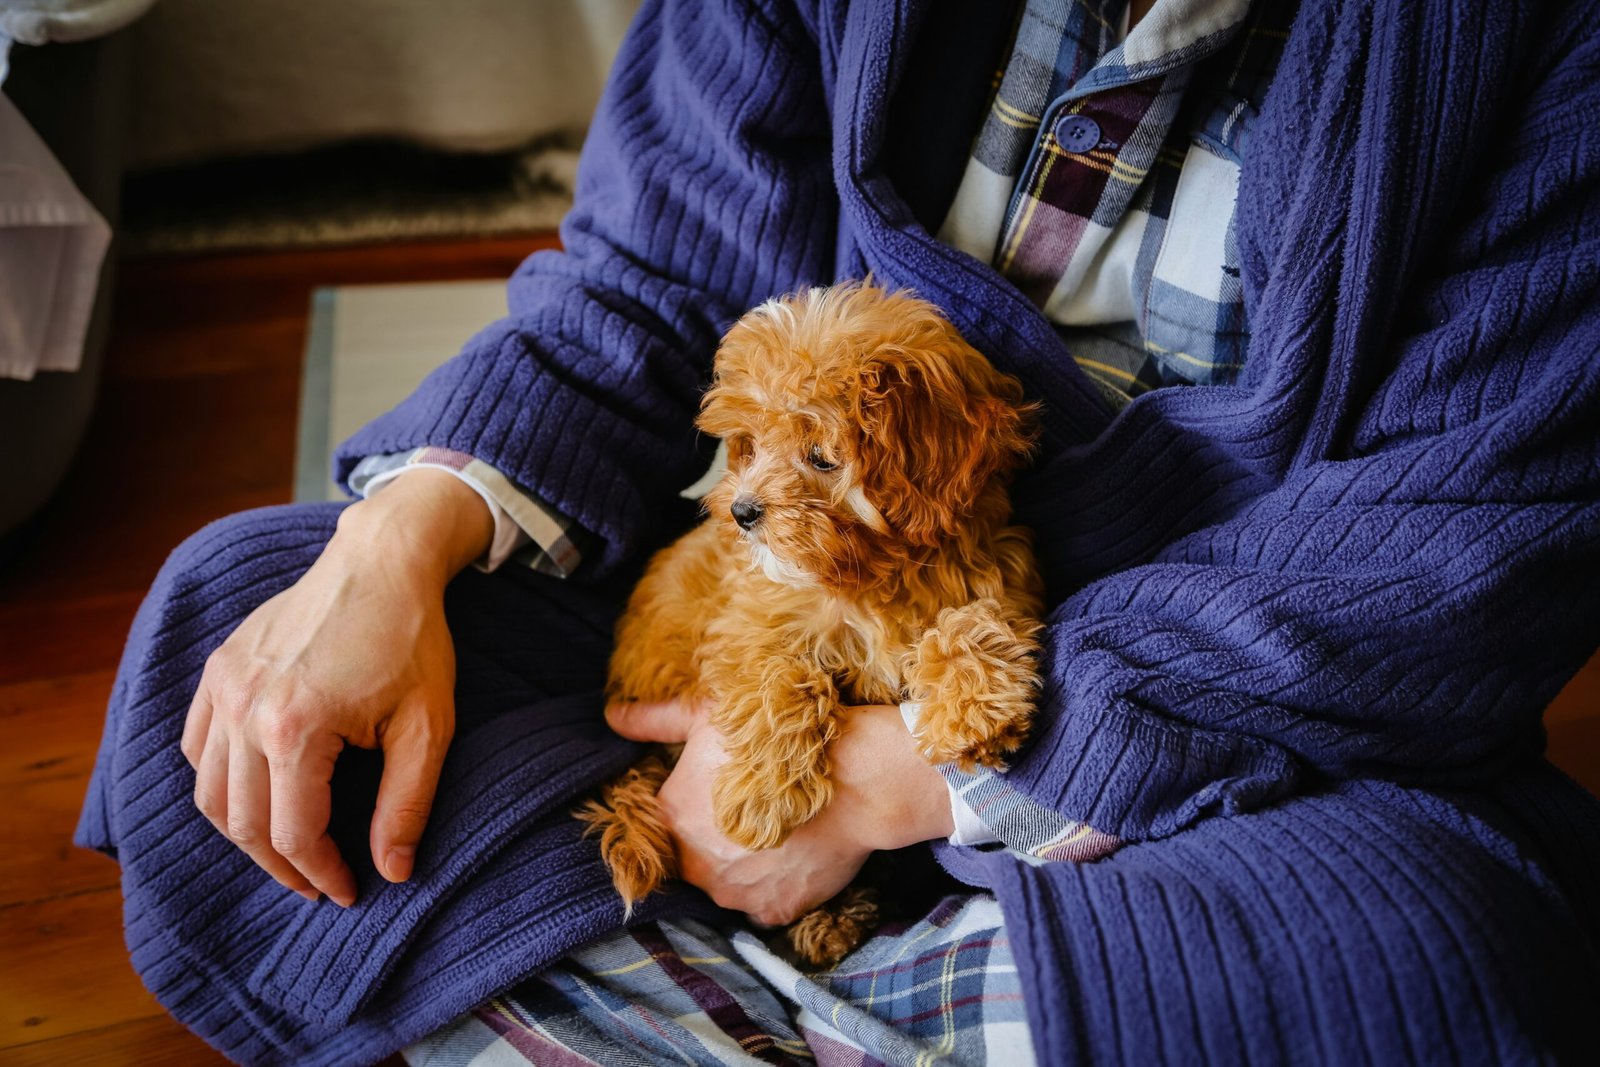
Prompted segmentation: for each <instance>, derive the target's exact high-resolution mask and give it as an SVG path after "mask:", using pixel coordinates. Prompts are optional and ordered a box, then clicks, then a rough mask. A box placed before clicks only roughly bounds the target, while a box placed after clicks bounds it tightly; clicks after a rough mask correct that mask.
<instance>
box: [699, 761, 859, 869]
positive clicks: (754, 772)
mask: <svg viewBox="0 0 1600 1067" xmlns="http://www.w3.org/2000/svg"><path fill="white" fill-rule="evenodd" d="M787 777H788V775H786V774H785V773H783V772H782V771H781V770H780V769H779V768H777V767H775V766H773V765H770V764H768V765H764V766H763V765H750V764H746V765H744V766H739V767H735V766H731V765H730V766H728V767H726V768H724V769H723V772H722V774H721V775H720V776H719V777H718V779H717V785H716V791H715V795H714V796H713V798H712V802H713V804H714V807H715V811H716V816H717V829H718V830H720V831H722V833H723V835H724V836H726V837H727V838H728V840H730V841H732V842H733V843H734V844H736V845H739V846H740V847H742V848H748V849H753V850H760V849H764V848H777V847H778V846H779V845H781V844H783V843H784V842H785V841H787V840H788V839H789V835H790V834H791V833H793V832H794V831H795V830H796V829H797V828H798V827H800V826H803V825H805V824H806V823H807V822H809V821H810V820H811V819H812V818H813V817H814V816H815V815H816V814H817V812H819V811H821V810H822V809H823V808H825V807H827V805H828V800H829V798H830V797H831V796H832V793H833V787H832V786H831V785H829V784H828V780H827V778H825V777H823V776H822V775H820V774H801V775H797V776H795V777H794V778H793V779H792V780H791V781H790V783H789V784H788V785H784V784H783V782H784V779H785V778H787Z"/></svg>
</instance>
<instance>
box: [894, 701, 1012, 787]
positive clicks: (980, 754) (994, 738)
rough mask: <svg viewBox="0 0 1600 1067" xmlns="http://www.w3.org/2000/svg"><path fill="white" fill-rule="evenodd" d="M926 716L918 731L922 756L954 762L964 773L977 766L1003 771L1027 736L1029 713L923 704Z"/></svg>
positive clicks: (974, 706)
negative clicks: (1010, 757) (930, 711)
mask: <svg viewBox="0 0 1600 1067" xmlns="http://www.w3.org/2000/svg"><path fill="white" fill-rule="evenodd" d="M930 707H931V709H932V714H931V715H930V714H929V710H930ZM923 715H924V719H923V723H922V725H921V727H920V728H919V729H918V731H917V748H918V750H919V751H920V752H921V753H922V755H923V757H924V758H926V759H927V761H928V762H929V763H954V764H956V765H957V766H958V767H960V768H961V769H962V770H964V771H971V770H972V769H973V768H974V767H977V766H984V767H993V768H995V769H996V770H1004V769H1005V767H1006V758H1007V757H1008V756H1010V755H1011V754H1012V753H1013V752H1015V751H1016V750H1017V749H1019V748H1021V747H1022V742H1023V741H1025V740H1027V737H1028V714H1027V712H1024V711H1020V710H1019V709H1010V710H1004V709H999V708H994V707H985V706H981V705H977V704H971V703H969V704H966V705H964V706H957V707H950V708H940V707H938V706H930V705H924V706H923Z"/></svg>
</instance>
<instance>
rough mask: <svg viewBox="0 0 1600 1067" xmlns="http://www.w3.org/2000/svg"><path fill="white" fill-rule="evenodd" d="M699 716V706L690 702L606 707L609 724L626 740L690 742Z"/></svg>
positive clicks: (661, 702) (672, 701) (642, 702)
mask: <svg viewBox="0 0 1600 1067" xmlns="http://www.w3.org/2000/svg"><path fill="white" fill-rule="evenodd" d="M699 714H700V708H699V706H698V705H697V704H696V703H695V702H694V701H692V700H687V699H678V700H662V701H651V702H646V701H637V702H632V703H622V704H607V705H606V723H607V724H608V725H609V726H610V727H611V728H612V729H613V730H615V731H616V732H617V733H619V734H621V735H622V736H623V737H626V738H628V739H630V740H633V741H659V742H661V743H663V744H669V745H671V744H678V743H680V742H683V741H687V740H688V739H689V731H690V730H691V729H692V728H693V726H694V722H695V719H696V718H697V717H698V716H699Z"/></svg>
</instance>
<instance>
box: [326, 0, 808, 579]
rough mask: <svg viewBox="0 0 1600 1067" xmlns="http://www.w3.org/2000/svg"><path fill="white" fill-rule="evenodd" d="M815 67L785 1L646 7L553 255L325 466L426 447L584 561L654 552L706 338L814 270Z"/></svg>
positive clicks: (608, 563)
mask: <svg viewBox="0 0 1600 1067" xmlns="http://www.w3.org/2000/svg"><path fill="white" fill-rule="evenodd" d="M821 77H822V75H821V64H820V62H819V60H818V58H817V55H816V46H815V43H814V42H813V41H812V40H811V39H810V37H809V36H808V34H807V32H806V30H805V27H803V26H800V25H796V24H795V16H794V15H793V13H792V12H790V13H788V14H774V13H769V12H767V11H765V10H763V9H762V8H761V5H759V4H756V3H747V2H741V0H721V2H718V3H713V4H690V3H675V2H657V3H651V4H646V9H645V10H644V11H642V12H641V13H640V15H639V17H638V18H637V19H636V20H635V21H634V23H633V27H632V29H631V30H630V31H629V33H628V36H627V39H626V40H625V42H624V44H623V46H622V48H621V50H620V52H619V54H618V56H617V59H616V62H615V66H614V69H613V72H612V75H611V78H610V80H609V82H608V85H607V89H606V91H605V93H604V95H603V98H602V100H601V103H600V106H599V110H598V112H597V114H596V116H595V119H594V123H593V126H592V127H591V129H590V131H589V135H588V139H587V141H586V144H585V147H584V154H583V160H582V164H581V166H580V169H579V176H578V190H577V199H576V207H575V208H574V209H573V211H572V212H571V213H570V214H569V215H568V216H567V218H566V220H565V221H564V222H563V225H562V228H561V234H562V240H563V244H564V249H563V250H562V251H559V252H542V253H539V254H536V255H534V256H532V257H530V258H529V259H528V260H527V261H526V262H525V263H524V264H523V265H522V267H521V268H520V269H519V270H518V271H517V272H516V274H515V276H514V277H513V278H512V279H511V282H510V286H509V290H508V294H507V296H508V304H509V307H510V315H509V316H508V317H507V318H505V319H502V320H500V321H499V322H497V323H495V324H494V325H492V326H490V327H489V328H487V329H485V330H484V331H482V332H481V333H480V334H478V335H477V336H476V337H474V338H473V339H472V340H471V341H470V342H469V343H468V344H467V345H466V347H465V349H464V350H463V351H462V352H461V353H460V355H458V356H456V357H455V358H454V359H452V360H451V361H450V362H448V363H447V364H445V365H444V366H443V367H442V368H440V369H439V370H438V371H436V372H435V373H434V374H433V375H431V376H430V377H429V378H428V379H427V380H426V381H425V382H424V383H423V384H422V386H421V387H419V388H418V389H417V391H416V392H415V393H414V394H413V395H412V396H410V397H409V398H408V399H407V400H405V401H404V402H403V403H401V404H400V405H399V406H398V407H397V408H395V409H394V410H393V411H391V412H389V413H387V414H385V415H383V416H382V417H380V418H378V419H377V420H375V421H374V422H372V423H370V424H369V425H367V426H366V427H364V428H363V429H362V430H360V431H359V432H358V433H357V434H356V435H355V436H354V437H353V438H352V439H351V440H350V441H348V442H346V443H345V444H344V445H343V446H341V447H340V448H339V450H338V452H337V455H336V458H335V475H336V477H337V478H338V479H340V480H341V482H342V481H343V480H344V479H346V478H347V477H348V476H349V473H350V471H351V469H352V468H353V467H354V465H355V464H356V463H357V462H359V461H360V459H361V458H362V457H364V456H368V455H375V454H380V453H389V452H397V451H401V450H404V449H408V448H412V447H416V446H420V445H424V444H431V445H438V446H441V447H445V448H450V449H455V450H457V451H461V452H465V453H468V454H470V455H473V456H475V457H477V458H479V459H482V460H484V461H485V462H487V463H489V464H491V465H492V466H494V467H496V468H497V469H499V470H500V471H501V472H503V473H504V474H506V475H507V476H508V477H510V478H511V479H512V480H513V481H516V482H518V483H520V484H522V485H524V486H527V487H528V488H530V489H532V490H533V491H534V492H536V493H537V494H539V495H540V496H541V497H542V498H543V499H545V500H547V501H549V502H550V503H551V504H552V505H553V506H554V507H555V508H556V509H557V510H559V511H560V512H561V513H563V514H564V515H567V516H569V517H571V518H572V519H574V520H576V521H577V522H578V524H579V525H581V526H582V527H583V528H584V529H585V530H587V531H589V532H591V533H593V534H596V535H598V536H599V538H600V539H601V540H602V542H603V549H602V551H601V552H600V553H598V554H597V555H596V557H595V558H594V560H593V561H592V562H593V563H594V564H595V566H594V567H586V568H585V573H586V574H589V575H594V574H603V573H604V572H606V571H607V570H609V569H611V568H612V567H613V566H614V565H615V564H616V563H617V562H618V561H619V560H620V559H622V558H623V557H625V556H626V555H628V554H629V553H631V552H636V551H638V550H641V549H643V548H649V547H652V546H654V545H655V544H657V543H659V541H660V540H661V539H662V538H663V537H664V536H665V535H666V532H669V531H667V529H666V528H667V526H668V524H669V523H671V522H673V521H675V520H679V519H681V517H682V511H681V510H680V509H675V508H674V507H673V505H674V502H675V499H676V493H677V491H678V490H680V489H682V488H684V487H685V486H687V485H689V484H690V483H691V482H693V481H694V480H695V478H696V477H697V476H698V475H699V474H700V473H701V472H702V471H703V470H704V468H705V465H706V462H707V461H708V460H709V451H702V449H703V443H702V442H701V441H699V439H698V438H697V435H696V433H695V431H694V429H693V427H692V424H691V420H692V418H693V416H694V412H695V410H696V407H697V404H698V400H699V394H700V390H701V389H702V387H703V385H704V382H705V378H706V376H707V374H708V372H709V367H710V362H711V357H712V354H713V353H714V351H715V349H716V344H717V340H718V338H719V336H720V334H721V332H722V330H723V329H724V328H725V327H726V326H727V325H728V324H729V323H730V322H731V321H732V319H733V318H734V317H735V316H737V315H739V314H741V313H742V312H743V311H744V310H746V309H747V308H748V307H749V306H751V305H752V304H754V303H757V302H759V301H761V300H764V299H766V298H767V297H768V296H770V295H772V294H774V293H781V292H786V291H789V290H792V289H794V288H796V287H798V286H802V285H808V284H815V283H823V282H826V281H828V280H830V279H829V274H828V272H829V270H830V269H831V265H832V254H833V245H834V241H835V229H836V226H837V202H836V197H835V196H834V193H833V185H832V176H831V173H830V171H829V165H828V143H829V142H828V130H829V124H828V115H827V107H826V102H825V100H824V95H823V89H822V84H821Z"/></svg>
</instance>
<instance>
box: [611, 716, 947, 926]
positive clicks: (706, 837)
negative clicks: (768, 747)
mask: <svg viewBox="0 0 1600 1067" xmlns="http://www.w3.org/2000/svg"><path fill="white" fill-rule="evenodd" d="M606 720H607V721H608V722H609V723H610V724H611V728H612V729H614V730H616V731H617V733H619V734H622V735H623V736H624V737H630V738H632V739H634V740H636V741H660V742H666V743H677V742H682V743H683V753H682V755H681V756H679V758H678V763H677V766H675V767H674V768H673V770H672V774H671V775H670V776H669V777H668V778H667V781H666V783H665V784H664V785H663V786H662V787H661V792H660V794H659V800H660V807H661V815H662V819H663V821H665V822H666V824H667V827H668V829H669V830H671V831H672V835H673V838H674V840H675V841H676V842H677V848H678V869H679V873H680V874H681V875H682V877H683V879H684V880H685V881H687V882H689V883H690V884H692V885H696V886H699V887H700V888H701V889H703V890H705V891H706V893H707V894H709V895H710V897H711V899H712V900H714V901H716V902H717V903H718V904H719V905H721V906H722V907H724V908H729V909H731V910H734V911H742V912H745V913H746V914H748V915H749V916H750V918H751V919H752V920H753V921H754V922H756V923H758V924H761V925H764V926H780V925H783V924H785V923H790V922H793V921H794V920H795V919H798V918H799V917H800V916H802V915H804V914H805V913H806V912H808V911H810V910H811V909H813V908H815V907H817V906H818V905H819V904H822V903H823V902H825V901H826V900H828V899H829V898H830V897H832V896H833V895H834V894H836V893H838V892H839V891H840V890H841V889H844V888H845V887H846V886H848V885H849V884H850V882H851V880H852V879H853V878H855V876H856V873H857V872H858V871H860V869H861V865H862V864H863V863H865V862H866V860H867V857H868V856H870V855H871V854H872V853H873V852H874V851H876V850H878V849H892V848H902V847H904V846H906V845H912V844H916V843H917V842H918V841H926V840H929V839H931V838H935V837H948V836H949V835H950V833H951V831H952V825H951V814H950V797H949V792H948V790H947V789H946V787H945V784H944V779H943V778H942V777H940V775H939V772H938V770H937V769H936V768H934V767H933V766H932V765H930V764H929V763H928V762H927V761H926V760H924V759H923V758H922V757H921V756H920V755H918V753H917V751H916V748H915V745H914V744H913V742H912V739H911V735H910V734H909V733H908V732H907V731H906V728H905V723H904V721H903V720H902V719H901V717H900V709H899V708H897V707H894V706H892V705H874V706H870V707H856V708H848V709H845V712H844V730H843V732H842V733H841V734H840V736H839V737H838V739H837V740H835V741H834V742H833V744H832V746H831V747H830V748H829V749H828V756H829V760H830V762H831V764H832V768H831V773H830V775H829V777H830V779H831V780H832V781H833V786H834V792H833V800H832V801H831V802H830V803H829V805H828V806H827V807H826V808H824V809H823V811H822V812H821V814H819V815H818V816H817V817H816V818H815V819H812V820H811V821H810V822H808V823H806V824H805V825H804V826H802V827H800V828H799V829H798V830H796V831H795V832H794V833H793V834H791V835H790V837H789V839H788V840H787V841H785V842H784V843H783V844H781V845H779V846H778V847H777V848H772V849H766V850H763V851H760V852H752V851H750V850H748V849H745V848H741V847H740V846H738V845H735V844H734V843H733V842H732V841H729V840H728V839H727V838H726V837H724V836H723V835H722V833H721V832H720V831H718V830H717V825H716V817H715V814H714V813H713V811H712V804H711V786H712V783H713V782H714V781H715V779H716V772H717V768H719V767H721V766H722V764H723V763H725V762H726V761H727V758H728V757H727V753H726V751H725V750H724V749H723V743H722V741H723V739H722V735H721V733H720V732H718V730H717V729H716V727H714V726H712V725H711V722H710V718H709V716H708V715H707V714H706V709H705V708H704V707H703V706H699V705H695V704H692V703H689V702H687V701H674V702H668V703H662V704H614V705H612V706H611V707H608V708H607V709H606Z"/></svg>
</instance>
